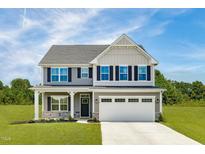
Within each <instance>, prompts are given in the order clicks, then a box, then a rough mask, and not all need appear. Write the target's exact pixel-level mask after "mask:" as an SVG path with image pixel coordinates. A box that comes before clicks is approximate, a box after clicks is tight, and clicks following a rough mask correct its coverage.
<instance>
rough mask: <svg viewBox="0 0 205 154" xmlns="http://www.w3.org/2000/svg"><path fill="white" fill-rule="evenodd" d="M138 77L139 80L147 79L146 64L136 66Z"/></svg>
mask: <svg viewBox="0 0 205 154" xmlns="http://www.w3.org/2000/svg"><path fill="white" fill-rule="evenodd" d="M138 78H139V80H141V81H145V80H147V66H138Z"/></svg>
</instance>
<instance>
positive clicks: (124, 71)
mask: <svg viewBox="0 0 205 154" xmlns="http://www.w3.org/2000/svg"><path fill="white" fill-rule="evenodd" d="M127 79H128V68H127V66H120V80H127Z"/></svg>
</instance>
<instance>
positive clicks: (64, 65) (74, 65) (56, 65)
mask: <svg viewBox="0 0 205 154" xmlns="http://www.w3.org/2000/svg"><path fill="white" fill-rule="evenodd" d="M38 66H42V67H81V66H87V67H89V66H92V65H91V64H39V65H38Z"/></svg>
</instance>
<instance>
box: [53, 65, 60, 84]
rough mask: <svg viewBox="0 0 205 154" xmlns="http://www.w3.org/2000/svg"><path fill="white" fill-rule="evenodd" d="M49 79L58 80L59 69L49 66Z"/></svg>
mask: <svg viewBox="0 0 205 154" xmlns="http://www.w3.org/2000/svg"><path fill="white" fill-rule="evenodd" d="M51 81H53V82H58V81H59V69H58V68H51Z"/></svg>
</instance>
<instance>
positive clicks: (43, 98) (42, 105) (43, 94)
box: [41, 92, 45, 113]
mask: <svg viewBox="0 0 205 154" xmlns="http://www.w3.org/2000/svg"><path fill="white" fill-rule="evenodd" d="M41 94H42V100H41V107H42V108H41V109H42V113H43V112H44V106H45V93H44V92H43V93H41Z"/></svg>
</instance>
